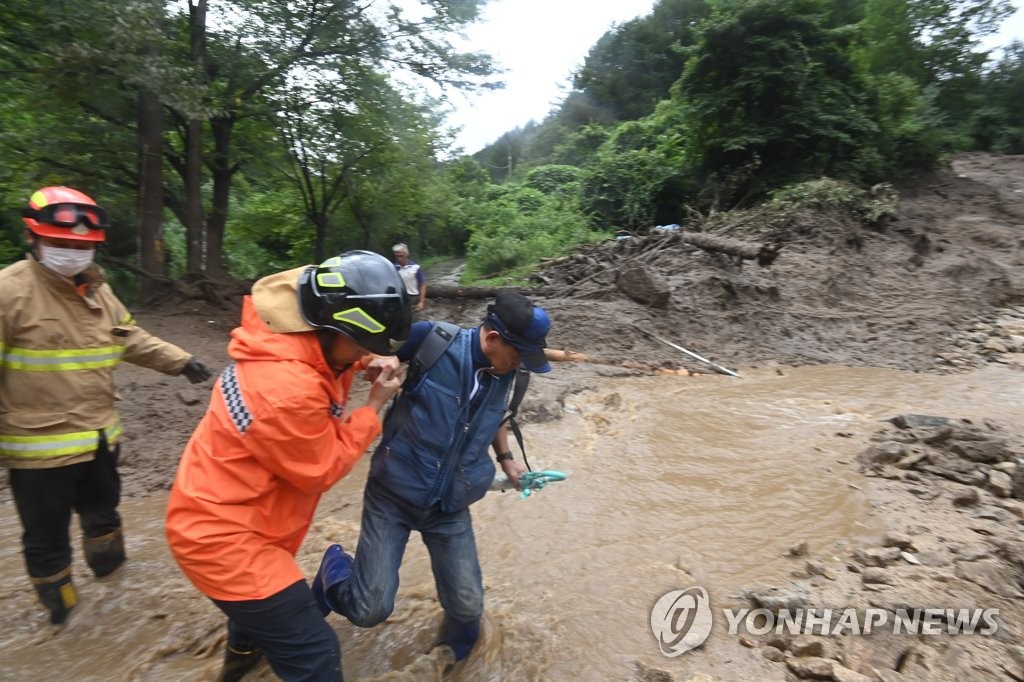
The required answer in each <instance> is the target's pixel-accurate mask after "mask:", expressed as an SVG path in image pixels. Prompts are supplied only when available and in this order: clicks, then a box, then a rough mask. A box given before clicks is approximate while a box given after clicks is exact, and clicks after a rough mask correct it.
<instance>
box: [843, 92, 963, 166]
mask: <svg viewBox="0 0 1024 682" xmlns="http://www.w3.org/2000/svg"><path fill="white" fill-rule="evenodd" d="M934 94H935V93H934V91H933V90H922V89H921V88H920V87H919V86H918V85H917V84H915V83H914V82H913V80H911V79H910V78H908V77H906V76H902V75H900V74H887V75H884V76H878V77H876V78H875V79H874V80H873V81H872V82H871V90H870V107H871V114H872V118H873V120H874V121H875V130H874V131H873V132H872V133H871V135H870V136H868V139H867V140H866V141H865V144H864V145H863V146H862V148H861V149H860V151H859V152H858V160H859V163H858V164H857V170H858V174H857V176H858V177H860V178H863V179H865V180H868V181H878V180H881V179H884V178H898V177H901V176H903V175H905V174H907V173H911V172H914V171H916V170H921V169H925V168H932V167H934V166H935V165H936V163H938V161H939V159H940V158H941V157H942V156H943V154H946V153H948V152H949V151H951V149H952V148H953V145H954V142H953V138H952V135H951V132H950V130H949V129H948V128H947V127H945V126H944V125H943V124H944V122H945V117H944V116H943V115H942V114H941V113H940V112H939V110H938V108H937V107H936V106H935V105H934Z"/></svg>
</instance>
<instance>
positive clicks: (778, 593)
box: [743, 585, 809, 611]
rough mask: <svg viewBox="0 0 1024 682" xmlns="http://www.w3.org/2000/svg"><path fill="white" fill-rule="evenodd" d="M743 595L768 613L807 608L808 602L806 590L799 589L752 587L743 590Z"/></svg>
mask: <svg viewBox="0 0 1024 682" xmlns="http://www.w3.org/2000/svg"><path fill="white" fill-rule="evenodd" d="M743 595H744V596H745V597H747V598H748V599H750V600H752V601H753V602H754V603H755V604H757V606H759V607H761V608H764V609H768V610H769V611H781V610H782V609H799V608H802V607H804V606H807V604H808V602H809V595H808V593H807V590H806V589H804V588H800V587H793V588H791V589H789V590H782V589H779V588H778V587H768V586H765V585H754V586H752V587H749V588H747V589H746V590H744V592H743Z"/></svg>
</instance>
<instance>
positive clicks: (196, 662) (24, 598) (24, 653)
mask: <svg viewBox="0 0 1024 682" xmlns="http://www.w3.org/2000/svg"><path fill="white" fill-rule="evenodd" d="M539 380H540V381H542V380H543V379H542V378H541V379H539ZM1022 397H1024V373H1021V372H1014V371H1012V370H1008V369H1004V368H991V369H988V370H985V371H982V372H978V373H973V374H967V375H958V376H939V375H921V374H910V373H905V372H899V371H895V370H884V369H872V368H841V367H807V368H798V369H784V370H772V369H761V370H752V371H749V372H744V373H743V378H742V379H733V378H728V377H721V376H695V377H689V378H682V377H650V378H632V379H615V380H610V379H609V380H605V383H603V384H602V385H600V386H599V387H598V388H596V389H594V390H590V391H587V392H585V393H582V394H579V395H576V396H571V397H569V398H568V399H567V400H566V414H565V418H564V419H562V420H560V421H559V422H557V423H549V424H544V425H530V426H528V427H527V429H526V432H527V433H526V436H527V447H528V454H529V458H530V461H531V463H532V464H533V466H534V468H538V469H558V470H562V471H565V472H567V473H568V474H569V478H568V480H566V481H565V482H561V483H554V484H551V485H550V486H549V487H548V488H547V489H545V490H543V491H540V492H539V493H537V494H535V495H533V496H532V497H530V498H528V499H525V500H522V499H519V496H518V495H516V494H514V493H498V492H495V493H489V494H488V497H487V498H486V499H485V500H483V501H481V502H480V503H478V504H477V505H475V506H474V508H473V509H474V518H475V525H476V530H477V537H478V542H479V545H480V555H481V562H482V564H483V568H484V575H485V585H486V588H487V607H486V608H487V611H486V616H485V632H484V636H483V639H482V640H481V643H480V645H478V647H477V649H476V650H475V651H474V654H473V656H471V657H470V659H468V660H467V661H466V662H464V663H462V664H460V665H458V666H456V667H454V668H446V666H447V659H446V658H445V656H444V655H443V651H442V650H441V649H432V647H433V645H434V643H435V641H436V637H437V625H438V622H439V618H440V613H441V612H440V608H439V606H438V605H437V602H436V599H435V591H434V586H433V581H432V577H431V574H430V569H429V562H428V559H427V555H426V552H425V550H424V549H423V546H422V543H420V542H419V540H418V536H416V535H413V538H412V541H411V542H410V544H409V549H408V551H407V553H406V560H405V563H404V565H403V568H402V573H401V578H402V585H401V588H400V591H399V596H398V599H397V606H396V609H395V613H394V614H393V616H392V617H391V618H390V619H389V620H388V621H387V622H386V623H385V624H383V625H381V626H378V627H376V628H373V629H369V630H363V629H358V628H354V627H352V626H350V625H349V624H348V623H347V622H345V621H344V620H343V619H342V618H340V617H338V616H331V618H332V622H333V623H334V624H335V627H336V629H337V630H338V633H339V637H340V638H341V642H342V648H343V661H344V669H345V674H346V678H347V679H349V680H359V679H398V680H425V679H449V678H450V679H456V680H484V679H489V680H519V679H549V680H570V679H585V680H624V679H628V678H630V677H631V676H633V675H634V674H635V666H636V664H637V662H640V663H641V664H645V665H649V666H654V667H660V668H662V669H666V670H670V671H674V672H676V673H678V674H683V673H688V672H694V671H698V670H699V671H705V672H712V673H714V674H717V675H720V676H721V677H722V678H723V679H742V678H743V677H744V676H745V675H743V674H741V673H739V672H738V671H735V669H733V668H731V667H730V658H729V653H728V650H726V649H725V648H723V647H717V646H715V645H714V644H712V640H714V639H715V638H714V637H713V638H712V639H711V640H709V644H708V645H706V646H705V648H704V649H703V650H701V652H699V657H696V655H695V654H689V656H690V657H689V658H688V657H687V656H682V657H680V658H675V659H668V658H665V657H663V656H662V655H661V653H660V652H659V649H658V644H657V642H656V640H655V639H654V637H653V635H652V634H651V631H650V621H649V618H650V609H651V607H652V605H653V604H654V603H655V602H656V601H657V599H658V598H659V597H660V596H661V595H662V594H664V593H666V592H668V591H670V590H675V589H682V588H686V587H689V586H691V585H701V586H703V587H705V588H706V589H707V590H708V592H709V593H710V594H711V596H712V600H713V601H714V602H717V603H718V605H722V604H724V603H728V602H734V603H737V604H738V603H739V601H740V597H739V595H740V594H741V593H742V590H743V588H744V587H746V586H748V585H751V584H753V583H766V584H775V585H784V584H785V583H786V581H787V579H788V578H789V576H790V573H791V572H792V571H793V570H794V568H795V567H798V565H797V564H794V563H793V561H794V560H793V559H789V558H786V556H785V555H786V552H787V550H788V549H789V548H790V547H792V546H793V545H794V544H796V543H798V542H801V541H806V542H807V543H808V545H809V547H810V548H811V553H812V554H813V555H815V556H823V555H825V556H827V555H828V554H829V552H834V551H836V552H837V551H838V550H840V549H842V548H843V547H844V546H846V545H848V544H857V543H860V542H870V541H872V540H874V539H877V537H878V536H879V535H880V534H881V533H882V531H883V530H884V528H885V526H884V519H882V518H880V517H878V516H876V515H874V514H873V512H872V508H871V505H870V504H869V503H868V500H867V497H866V495H865V493H864V492H863V489H864V488H865V486H866V485H868V482H867V481H866V480H865V479H863V478H862V477H861V476H860V475H859V474H858V473H857V467H856V456H857V454H858V453H859V452H860V451H861V450H862V449H863V447H864V443H865V442H866V438H867V435H868V434H870V433H872V432H874V431H875V430H877V429H878V428H879V427H880V422H881V421H882V420H884V419H887V418H889V417H891V416H893V415H895V414H899V413H902V412H917V413H926V414H939V415H946V416H951V417H966V418H971V419H982V418H985V417H993V418H996V419H998V420H999V421H1001V422H1002V423H1009V424H1016V423H1024V420H1022V418H1024V400H1022V399H1021V398H1022ZM366 463H367V461H366V460H364V461H363V462H361V463H360V465H359V467H358V468H357V470H356V472H355V473H354V474H353V475H351V476H350V477H349V478H347V479H346V480H345V481H343V482H342V483H340V484H339V485H338V486H336V487H335V488H334V489H333V490H332V491H331V492H330V493H329V494H328V495H326V496H325V497H324V499H323V501H322V502H321V505H320V509H319V511H318V516H317V521H316V522H315V523H314V526H313V528H312V529H311V531H310V534H309V537H308V538H307V540H306V542H305V544H304V546H303V549H302V551H301V552H300V554H299V561H300V564H301V565H302V566H303V568H304V569H305V570H306V573H307V575H309V576H312V575H313V573H315V571H316V567H317V565H318V563H319V557H320V555H321V553H322V550H323V548H324V547H325V546H326V544H328V543H329V542H335V541H337V542H341V543H342V544H344V545H345V546H346V547H347V548H349V549H351V548H352V547H353V546H354V543H355V539H356V538H357V536H358V522H359V509H360V490H361V485H362V482H363V479H364V477H365V472H366ZM164 502H165V497H164V496H160V495H157V496H153V497H149V498H145V499H136V500H128V501H126V503H125V504H124V505H123V506H122V513H123V515H124V517H125V524H126V533H127V541H128V552H129V557H130V558H129V563H128V564H126V566H125V567H124V568H123V569H121V570H120V571H119V572H118V573H117V574H115V575H114V576H111V577H110V578H107V579H104V580H95V579H92V578H91V577H89V575H88V571H87V569H86V568H85V566H84V564H83V563H82V562H81V556H80V551H78V548H76V559H75V562H76V563H75V566H74V570H75V575H76V576H77V584H78V588H79V593H80V598H81V603H80V606H79V608H78V609H76V611H75V613H74V615H73V616H72V618H71V620H70V621H69V623H68V624H67V626H65V627H64V628H63V629H57V628H51V627H50V626H49V625H47V624H45V622H44V617H43V614H42V613H41V611H40V609H39V607H38V606H37V604H36V602H35V599H34V595H33V593H32V590H31V587H30V586H29V584H28V581H27V579H26V578H25V577H24V575H23V573H22V565H21V560H20V556H19V552H20V548H19V541H18V537H19V533H20V529H19V526H18V522H17V517H16V514H15V512H14V509H13V506H12V505H11V504H6V505H4V506H3V508H4V509H5V510H6V513H4V514H2V515H0V517H2V518H0V551H2V552H3V556H4V557H5V561H3V562H2V563H0V576H2V578H3V580H2V583H0V584H2V585H3V586H4V587H3V588H2V589H0V604H2V607H3V608H2V613H3V615H2V616H0V625H2V627H0V646H2V652H3V664H2V668H0V678H2V679H19V680H22V679H42V678H47V679H67V680H111V679H125V680H129V679H132V680H203V679H214V678H215V676H216V674H217V671H218V670H219V656H220V651H221V650H220V648H219V645H220V643H221V642H222V637H223V617H222V616H221V615H220V613H219V612H218V611H217V610H216V609H215V608H214V607H213V606H212V605H211V604H210V603H209V602H208V601H207V600H206V599H205V598H203V597H201V596H200V595H199V594H198V592H196V591H195V590H194V589H193V588H192V587H191V585H190V584H188V582H187V581H186V580H185V579H184V578H183V577H182V576H181V574H180V573H179V572H178V571H177V568H176V566H175V565H174V563H173V561H172V559H171V558H170V555H169V553H168V552H167V549H166V547H165V545H164V540H163V529H162V518H163V505H164ZM698 663H699V664H698ZM250 679H274V678H273V675H272V674H271V673H270V672H269V670H268V669H267V668H265V667H263V668H261V669H259V670H258V671H257V672H256V673H255V674H253V675H251V676H250ZM681 679H683V678H681Z"/></svg>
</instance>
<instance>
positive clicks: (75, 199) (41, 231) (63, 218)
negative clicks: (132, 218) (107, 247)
mask: <svg viewBox="0 0 1024 682" xmlns="http://www.w3.org/2000/svg"><path fill="white" fill-rule="evenodd" d="M21 217H22V218H23V219H24V220H25V226H26V227H27V228H28V230H29V232H31V233H32V234H36V235H39V236H41V237H56V238H57V239H78V240H80V241H84V242H101V241H103V240H105V239H106V238H107V235H106V232H104V230H105V228H107V227H110V223H109V221H108V220H107V212H106V211H104V210H103V209H102V208H100V207H99V206H97V205H96V202H95V201H93V200H92V198H90V197H89V196H88V195H86V194H82V193H81V192H79V191H78V190H77V189H71V188H70V187H43V188H42V189H41V190H39V191H37V192H36V193H35V194H33V195H32V196H31V197H30V198H29V200H28V206H26V207H25V208H23V209H21Z"/></svg>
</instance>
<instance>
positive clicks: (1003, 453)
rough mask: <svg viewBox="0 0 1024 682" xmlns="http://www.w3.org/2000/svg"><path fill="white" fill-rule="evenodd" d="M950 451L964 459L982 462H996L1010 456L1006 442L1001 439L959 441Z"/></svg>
mask: <svg viewBox="0 0 1024 682" xmlns="http://www.w3.org/2000/svg"><path fill="white" fill-rule="evenodd" d="M949 451H950V452H952V453H953V454H956V455H959V456H960V457H962V458H963V459H969V460H970V461H972V462H980V463H982V464H995V463H996V462H1002V461H1005V460H1006V459H1008V458H1009V457H1010V453H1009V452H1008V451H1007V447H1006V442H1005V441H1003V440H1002V439H1001V438H1000V439H995V440H984V441H957V442H956V443H954V444H953V445H951V446H950V447H949Z"/></svg>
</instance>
